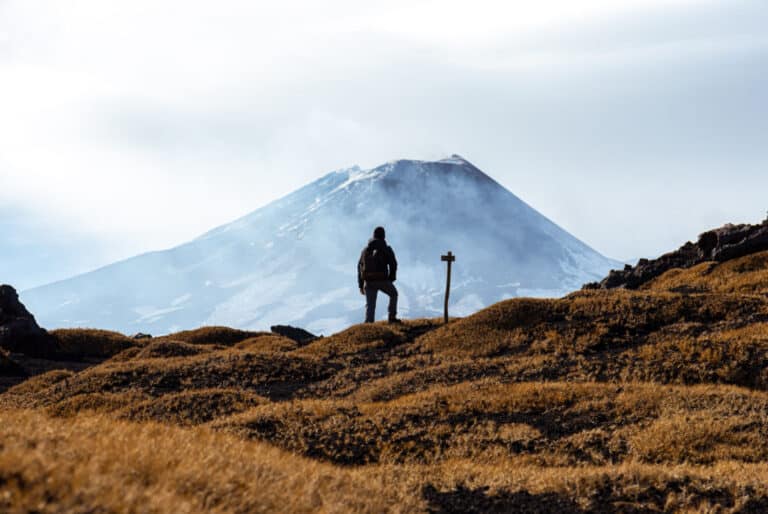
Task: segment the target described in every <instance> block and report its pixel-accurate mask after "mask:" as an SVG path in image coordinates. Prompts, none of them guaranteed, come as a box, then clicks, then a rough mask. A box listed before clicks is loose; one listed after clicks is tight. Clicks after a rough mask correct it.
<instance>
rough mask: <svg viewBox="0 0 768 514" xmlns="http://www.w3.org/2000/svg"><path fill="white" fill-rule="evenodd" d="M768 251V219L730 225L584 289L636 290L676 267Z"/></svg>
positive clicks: (614, 271)
mask: <svg viewBox="0 0 768 514" xmlns="http://www.w3.org/2000/svg"><path fill="white" fill-rule="evenodd" d="M766 250H768V219H766V220H765V221H763V222H762V223H761V224H759V225H749V224H745V225H732V224H730V223H729V224H727V225H724V226H722V227H720V228H716V229H714V230H710V231H707V232H704V233H703V234H701V235H700V236H699V238H698V240H697V241H696V243H692V242H690V241H689V242H687V243H685V244H684V245H683V246H681V247H680V248H679V249H677V250H675V251H674V252H670V253H666V254H664V255H662V256H661V257H659V258H658V259H640V260H639V261H638V263H637V265H635V266H630V265H629V264H627V265H626V266H625V267H624V269H623V270H611V271H610V272H609V273H608V276H607V277H605V278H604V279H603V280H602V281H600V282H592V283H590V284H586V285H585V286H584V287H583V288H584V289H615V288H625V289H637V288H638V287H640V286H641V285H643V284H645V283H646V282H649V281H650V280H653V279H654V278H656V277H658V276H659V275H661V274H662V273H664V272H666V271H668V270H670V269H673V268H690V267H692V266H696V265H697V264H701V263H702V262H707V261H716V262H725V261H728V260H731V259H736V258H739V257H743V256H745V255H750V254H753V253H757V252H762V251H766Z"/></svg>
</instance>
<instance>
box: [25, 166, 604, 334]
mask: <svg viewBox="0 0 768 514" xmlns="http://www.w3.org/2000/svg"><path fill="white" fill-rule="evenodd" d="M377 225H383V226H385V227H386V228H387V239H388V241H389V243H390V244H391V245H392V246H393V248H394V249H395V252H396V253H397V258H398V260H399V261H400V272H399V273H398V278H399V280H398V281H397V283H396V284H397V286H398V288H399V290H400V315H401V316H402V317H420V316H436V315H438V314H439V313H440V312H441V310H442V295H443V288H444V281H445V270H444V264H443V263H441V262H440V254H441V253H444V252H445V251H447V250H451V251H453V253H454V254H456V255H457V261H456V263H455V267H454V278H453V287H452V293H451V298H452V305H451V312H452V313H453V314H455V315H466V314H470V313H471V312H474V311H475V310H477V309H479V308H482V307H484V306H486V305H490V304H492V303H495V302H497V301H499V300H501V299H503V298H509V297H513V296H558V295H561V294H564V293H566V292H568V291H571V290H575V289H578V288H579V287H580V286H581V285H582V284H583V283H585V282H590V281H593V280H596V279H599V278H601V277H602V276H604V275H605V274H606V273H607V271H608V270H609V269H610V268H612V267H616V266H618V265H619V263H617V262H616V261H613V260H610V259H608V258H606V257H603V256H602V255H600V254H599V253H597V252H596V251H594V250H593V249H592V248H590V247H589V246H587V245H586V244H584V243H582V242H581V241H579V240H578V239H576V238H575V237H573V236H572V235H570V234H569V233H567V232H566V231H565V230H563V229H562V228H560V227H558V226H557V225H555V224H554V223H552V222H551V221H550V220H548V219H547V218H545V217H544V216H542V215H541V214H539V213H538V212H537V211H535V210H534V209H533V208H531V207H530V206H528V205H527V204H526V203H524V202H523V201H522V200H520V199H519V198H518V197H516V196H515V195H514V194H512V193H511V192H509V191H508V190H506V189H505V188H504V187H502V186H501V185H500V184H499V183H497V182H496V181H494V180H493V179H492V178H490V177H489V176H488V175H486V174H485V173H483V172H482V171H480V170H479V169H478V168H476V167H475V166H473V165H472V164H471V163H469V162H468V161H466V160H465V159H463V158H461V157H460V156H458V155H453V156H451V157H449V158H447V159H443V160H439V161H415V160H397V161H391V162H388V163H386V164H383V165H381V166H378V167H376V168H372V169H368V170H363V169H361V168H359V167H352V168H349V169H345V170H340V171H335V172H331V173H329V174H327V175H325V176H323V177H321V178H320V179H318V180H317V181H315V182H312V183H310V184H308V185H307V186H305V187H303V188H300V189H298V190H297V191H295V192H293V193H291V194H289V195H287V196H285V197H283V198H281V199H278V200H276V201H275V202H272V203H270V204H269V205H267V206H265V207H262V208H260V209H257V210H256V211H254V212H252V213H250V214H248V215H246V216H244V217H242V218H240V219H238V220H235V221H234V222H232V223H229V224H226V225H223V226H220V227H217V228H215V229H213V230H211V231H209V232H207V233H205V234H203V235H202V236H200V237H198V238H197V239H194V240H192V241H190V242H189V243H186V244H183V245H180V246H178V247H175V248H172V249H169V250H165V251H161V252H152V253H148V254H143V255H139V256H137V257H133V258H131V259H128V260H125V261H121V262H118V263H115V264H112V265H110V266H106V267H104V268H101V269H98V270H95V271H93V272H90V273H86V274H83V275H79V276H76V277H73V278H71V279H68V280H64V281H60V282H57V283H54V284H50V285H46V286H43V287H39V288H35V289H31V290H28V291H24V292H23V293H22V296H23V299H24V301H25V303H26V304H27V305H28V306H29V307H30V309H32V311H33V312H35V313H36V315H37V317H38V320H39V321H40V323H41V324H42V325H43V326H47V327H67V326H93V327H99V328H108V329H114V330H119V331H122V332H126V333H131V332H138V331H142V332H151V333H155V334H161V333H167V332H171V331H175V330H179V329H185V328H192V327H197V326H200V325H205V324H222V325H228V326H233V327H239V328H248V329H263V328H265V327H269V326H270V325H273V324H281V323H290V324H292V325H299V326H303V327H305V328H307V329H309V330H310V331H312V332H316V333H317V332H320V333H329V332H332V331H335V330H338V329H340V328H343V327H345V326H347V325H349V324H352V323H356V322H359V321H360V318H361V316H362V309H363V304H364V299H363V297H362V296H361V295H360V294H359V292H358V291H357V284H356V277H355V273H356V262H357V258H358V256H359V252H360V249H361V248H362V246H363V245H364V244H365V242H366V241H367V239H368V238H369V237H370V234H371V231H372V229H373V228H374V227H375V226H377ZM382 301H383V300H382ZM384 307H385V306H384V305H381V306H380V307H379V308H378V309H377V311H378V314H379V315H380V316H382V315H383V313H384V310H385V309H384Z"/></svg>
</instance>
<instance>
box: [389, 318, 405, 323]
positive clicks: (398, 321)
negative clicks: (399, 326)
mask: <svg viewBox="0 0 768 514" xmlns="http://www.w3.org/2000/svg"><path fill="white" fill-rule="evenodd" d="M389 322H390V323H402V320H399V319H397V318H389Z"/></svg>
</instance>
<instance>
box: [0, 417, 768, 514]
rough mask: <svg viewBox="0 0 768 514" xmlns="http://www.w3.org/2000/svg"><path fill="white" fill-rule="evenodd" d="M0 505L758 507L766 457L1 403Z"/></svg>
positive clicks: (764, 494) (16, 509)
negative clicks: (478, 447) (388, 442)
mask: <svg viewBox="0 0 768 514" xmlns="http://www.w3.org/2000/svg"><path fill="white" fill-rule="evenodd" d="M0 440H2V441H3V445H2V446H0V510H1V511H2V512H8V513H9V514H12V513H22V512H40V513H60V512H121V513H153V512H157V513H160V512H173V513H198V512H199V513H202V512H213V513H216V512H219V513H225V512H227V513H228V512H232V513H235V512H242V513H245V512H424V511H431V512H555V511H556V512H562V513H566V514H569V513H584V512H658V511H664V512H734V513H735V512H755V513H756V512H763V511H764V510H765V509H766V508H768V488H767V487H766V484H767V483H768V465H766V464H742V463H738V462H731V461H721V462H719V463H717V464H716V465H713V466H694V465H690V464H686V465H675V466H660V465H651V464H639V463H627V464H621V465H615V466H613V465H606V466H586V467H585V466H579V467H572V466H557V467H545V466H539V465H533V464H531V463H526V462H525V461H521V460H518V459H499V460H496V461H494V462H482V463H479V462H474V461H470V460H464V459H455V460H454V459H451V460H445V461H443V462H441V463H439V464H431V465H424V464H405V465H373V466H363V467H358V468H345V467H339V466H332V465H329V464H325V463H321V462H317V461H314V460H311V459H306V458H301V457H297V456H294V455H291V454H289V453H286V452H284V451H281V450H279V449H276V448H274V447H272V446H270V445H268V444H264V443H259V442H251V441H246V440H243V439H240V438H238V437H235V436H231V435H229V434H224V433H221V432H212V431H210V430H208V429H206V428H204V427H203V428H178V427H174V426H169V425H162V424H156V423H151V422H150V423H130V422H123V421H115V420H114V419H112V418H107V417H104V416H94V415H89V414H87V413H83V414H81V415H79V416H76V417H72V418H49V417H47V416H46V415H44V414H42V413H40V412H36V411H29V410H12V411H6V412H4V423H3V424H1V425H0Z"/></svg>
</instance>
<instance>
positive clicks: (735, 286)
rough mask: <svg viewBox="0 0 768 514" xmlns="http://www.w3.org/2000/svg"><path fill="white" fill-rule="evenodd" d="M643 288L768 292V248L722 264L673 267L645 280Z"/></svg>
mask: <svg viewBox="0 0 768 514" xmlns="http://www.w3.org/2000/svg"><path fill="white" fill-rule="evenodd" d="M642 289H649V290H656V291H680V292H684V293H685V292H689V293H697V292H698V293H739V294H748V295H752V294H766V293H768V252H761V253H756V254H753V255H748V256H746V257H742V258H740V259H734V260H732V261H727V262H724V263H722V264H716V263H713V262H705V263H702V264H699V265H698V266H694V267H693V268H689V269H673V270H669V271H668V272H666V273H664V274H663V275H661V276H660V277H657V278H656V279H654V280H652V281H650V282H648V283H647V284H644V285H643V286H642Z"/></svg>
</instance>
